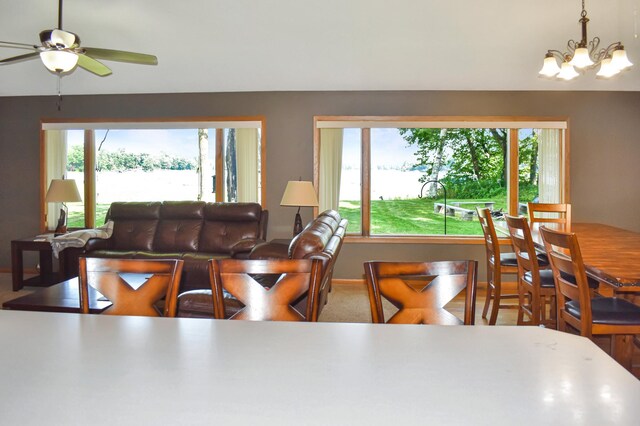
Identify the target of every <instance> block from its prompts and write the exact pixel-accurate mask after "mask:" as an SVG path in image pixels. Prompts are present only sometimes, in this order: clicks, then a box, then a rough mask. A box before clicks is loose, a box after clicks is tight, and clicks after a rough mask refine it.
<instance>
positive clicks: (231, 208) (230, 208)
mask: <svg viewBox="0 0 640 426" xmlns="http://www.w3.org/2000/svg"><path fill="white" fill-rule="evenodd" d="M261 214H262V207H260V204H256V203H216V204H207V205H206V207H205V209H204V225H203V229H202V233H201V236H200V245H199V247H198V250H199V251H203V252H213V253H218V252H224V253H230V252H231V249H232V247H233V246H234V245H235V244H236V243H237V242H238V241H240V240H243V239H245V238H254V239H255V238H259V236H260V218H261Z"/></svg>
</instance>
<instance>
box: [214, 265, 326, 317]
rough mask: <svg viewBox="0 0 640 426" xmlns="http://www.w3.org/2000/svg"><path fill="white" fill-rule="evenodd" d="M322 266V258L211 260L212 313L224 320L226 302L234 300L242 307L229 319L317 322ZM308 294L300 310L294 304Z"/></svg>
mask: <svg viewBox="0 0 640 426" xmlns="http://www.w3.org/2000/svg"><path fill="white" fill-rule="evenodd" d="M322 268H323V263H322V260H320V259H267V260H239V259H221V260H216V259H212V260H210V261H209V277H210V281H211V290H212V293H213V315H214V317H215V318H217V319H224V318H225V312H227V309H226V308H225V305H226V304H227V303H229V301H233V303H234V305H238V302H239V303H240V304H241V305H242V306H240V308H239V309H238V310H237V312H235V313H234V314H233V315H232V316H231V317H230V318H229V319H234V320H251V321H317V320H318V293H319V291H320V281H321V279H322ZM274 275H275V276H276V278H275V279H274V277H273V276H274ZM265 276H268V277H269V279H268V280H265V281H267V282H269V283H273V282H275V284H273V285H272V286H270V287H265V286H264V285H263V284H261V282H260V281H261V277H265ZM305 297H306V298H307V303H306V311H305V312H299V311H298V310H296V308H295V307H294V306H295V305H296V304H297V303H299V302H300V301H301V300H302V299H303V298H305Z"/></svg>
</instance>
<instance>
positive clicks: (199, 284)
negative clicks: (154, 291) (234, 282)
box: [180, 253, 229, 292]
mask: <svg viewBox="0 0 640 426" xmlns="http://www.w3.org/2000/svg"><path fill="white" fill-rule="evenodd" d="M228 257H229V255H228V254H227V253H184V254H183V255H182V260H183V261H184V266H183V268H182V280H181V285H180V292H183V291H189V290H194V289H202V288H211V284H210V283H209V259H225V258H228Z"/></svg>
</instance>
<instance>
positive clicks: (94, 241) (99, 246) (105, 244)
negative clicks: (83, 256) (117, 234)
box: [84, 238, 111, 251]
mask: <svg viewBox="0 0 640 426" xmlns="http://www.w3.org/2000/svg"><path fill="white" fill-rule="evenodd" d="M110 248H111V239H110V238H90V239H89V241H87V244H85V246H84V250H85V251H94V250H107V249H110Z"/></svg>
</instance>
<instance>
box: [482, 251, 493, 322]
mask: <svg viewBox="0 0 640 426" xmlns="http://www.w3.org/2000/svg"><path fill="white" fill-rule="evenodd" d="M492 281H493V279H492V276H491V265H490V264H488V263H487V297H486V298H485V300H484V307H483V308H482V318H484V319H486V318H487V313H488V312H489V304H490V303H491V298H492V294H493V285H492V284H491V282H492Z"/></svg>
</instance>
